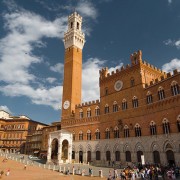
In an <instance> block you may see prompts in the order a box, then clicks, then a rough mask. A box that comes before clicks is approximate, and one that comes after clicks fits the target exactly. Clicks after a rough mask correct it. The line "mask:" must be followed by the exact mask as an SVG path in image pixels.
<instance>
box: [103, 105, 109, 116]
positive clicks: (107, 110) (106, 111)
mask: <svg viewBox="0 0 180 180" xmlns="http://www.w3.org/2000/svg"><path fill="white" fill-rule="evenodd" d="M104 113H105V114H107V113H109V105H108V104H106V105H105V109H104Z"/></svg>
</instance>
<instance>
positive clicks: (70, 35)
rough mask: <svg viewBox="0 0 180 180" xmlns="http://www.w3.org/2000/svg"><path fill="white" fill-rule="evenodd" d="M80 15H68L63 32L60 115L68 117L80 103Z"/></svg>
mask: <svg viewBox="0 0 180 180" xmlns="http://www.w3.org/2000/svg"><path fill="white" fill-rule="evenodd" d="M81 25H82V17H81V16H80V15H79V14H78V13H77V12H74V13H73V14H71V15H70V16H69V17H68V30H67V32H66V33H65V34H64V46H65V58H64V82H63V96H62V117H61V119H62V120H63V119H68V118H69V117H70V116H71V115H72V114H73V112H74V111H75V105H76V104H79V103H81V89H82V49H83V46H84V43H85V36H84V33H83V32H82V30H81Z"/></svg>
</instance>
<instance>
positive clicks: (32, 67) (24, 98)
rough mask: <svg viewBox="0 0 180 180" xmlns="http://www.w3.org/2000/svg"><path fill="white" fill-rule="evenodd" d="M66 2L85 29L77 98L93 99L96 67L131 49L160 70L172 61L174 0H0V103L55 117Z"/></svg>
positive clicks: (175, 64)
mask: <svg viewBox="0 0 180 180" xmlns="http://www.w3.org/2000/svg"><path fill="white" fill-rule="evenodd" d="M74 9H76V11H77V12H78V13H79V14H80V15H81V16H82V17H83V31H84V33H85V36H86V37H85V38H86V43H85V46H84V49H83V77H82V79H83V89H82V92H83V97H82V102H86V101H90V100H96V99H99V87H98V86H99V84H98V78H99V69H101V68H102V67H106V66H107V67H108V68H109V70H110V71H112V70H114V69H116V68H120V66H122V65H123V64H124V65H126V64H128V63H130V58H129V57H130V54H132V53H133V52H135V51H137V50H138V49H141V50H142V52H143V60H146V61H148V62H149V63H151V64H153V65H155V66H157V67H158V68H161V69H163V70H164V71H172V70H173V69H175V68H178V69H180V11H179V10H180V1H179V0H146V1H145V0H98V1H97V0H92V1H88V0H1V1H0V13H1V16H0V109H3V110H5V111H8V112H10V113H11V114H12V115H26V116H28V117H30V118H31V119H33V120H36V121H40V122H43V123H47V124H50V123H51V122H53V121H59V120H60V113H61V110H60V108H61V98H62V81H63V62H64V44H63V41H62V40H63V35H64V32H65V31H66V30H67V17H68V15H69V14H71V13H72V12H73V11H74ZM85 72H86V73H85ZM89 77H91V78H89Z"/></svg>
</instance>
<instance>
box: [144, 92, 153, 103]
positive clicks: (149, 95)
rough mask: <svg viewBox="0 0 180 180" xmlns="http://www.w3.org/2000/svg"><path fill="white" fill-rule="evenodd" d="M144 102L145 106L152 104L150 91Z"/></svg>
mask: <svg viewBox="0 0 180 180" xmlns="http://www.w3.org/2000/svg"><path fill="white" fill-rule="evenodd" d="M146 101H147V104H150V103H152V102H153V97H152V94H151V92H150V91H148V92H147V95H146Z"/></svg>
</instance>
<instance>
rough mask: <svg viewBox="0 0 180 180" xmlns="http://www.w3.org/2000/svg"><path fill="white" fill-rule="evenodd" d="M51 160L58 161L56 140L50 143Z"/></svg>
mask: <svg viewBox="0 0 180 180" xmlns="http://www.w3.org/2000/svg"><path fill="white" fill-rule="evenodd" d="M51 159H54V160H57V159H58V140H57V139H53V141H52V152H51Z"/></svg>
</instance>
